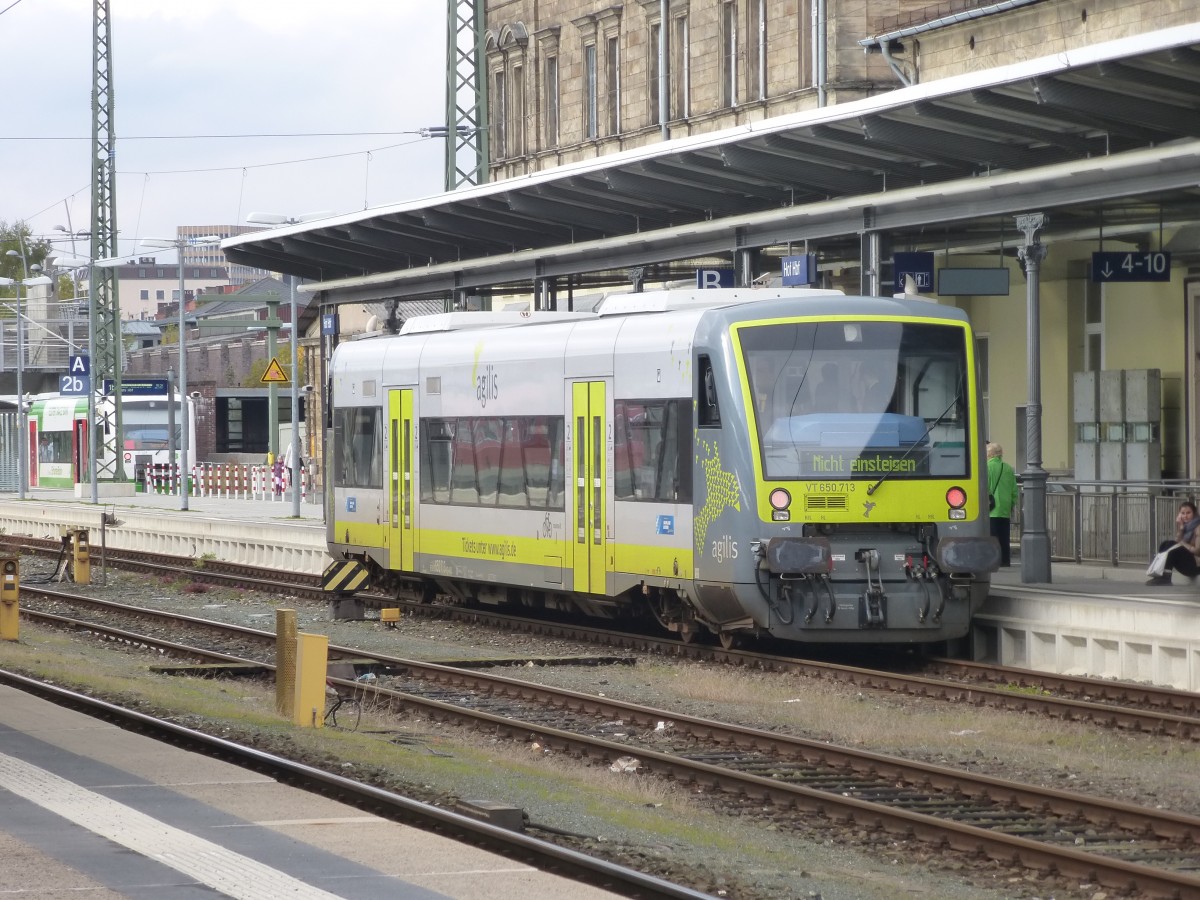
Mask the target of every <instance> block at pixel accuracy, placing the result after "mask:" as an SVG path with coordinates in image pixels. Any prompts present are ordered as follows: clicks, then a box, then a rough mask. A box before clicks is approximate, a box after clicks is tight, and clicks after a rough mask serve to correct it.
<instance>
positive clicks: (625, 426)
mask: <svg viewBox="0 0 1200 900" xmlns="http://www.w3.org/2000/svg"><path fill="white" fill-rule="evenodd" d="M630 415H631V407H630V406H629V405H628V404H626V402H625V401H624V400H617V401H616V402H614V403H613V493H614V495H615V496H616V499H618V500H632V499H633V471H634V468H635V466H634V462H633V448H634V442H633V437H632V435H631V434H630V427H629V418H630Z"/></svg>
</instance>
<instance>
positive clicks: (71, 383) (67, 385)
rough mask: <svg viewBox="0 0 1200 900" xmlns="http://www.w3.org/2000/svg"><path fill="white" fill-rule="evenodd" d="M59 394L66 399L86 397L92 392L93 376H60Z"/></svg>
mask: <svg viewBox="0 0 1200 900" xmlns="http://www.w3.org/2000/svg"><path fill="white" fill-rule="evenodd" d="M58 392H59V393H60V394H62V395H63V396H64V397H86V396H87V395H88V394H90V393H91V392H92V376H91V375H59V376H58Z"/></svg>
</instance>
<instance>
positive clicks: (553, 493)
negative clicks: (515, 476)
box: [546, 417, 567, 509]
mask: <svg viewBox="0 0 1200 900" xmlns="http://www.w3.org/2000/svg"><path fill="white" fill-rule="evenodd" d="M550 429H551V430H550V496H549V497H548V498H547V500H546V506H547V508H549V509H563V508H564V507H565V506H566V498H565V497H564V491H565V490H566V484H565V483H564V478H565V477H566V468H567V467H566V459H567V456H566V442H565V440H564V435H565V433H566V423H565V420H564V419H563V418H562V417H558V418H555V419H551V420H550Z"/></svg>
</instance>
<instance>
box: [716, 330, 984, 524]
mask: <svg viewBox="0 0 1200 900" xmlns="http://www.w3.org/2000/svg"><path fill="white" fill-rule="evenodd" d="M848 318H853V319H854V320H855V321H862V322H908V323H913V324H926V323H927V322H928V321H929V320H928V319H923V318H918V317H916V316H854V317H847V316H793V317H791V318H786V319H756V320H753V321H747V322H738V323H737V324H735V325H732V326H730V336H731V337H732V339H733V351H734V354H733V355H734V360H735V362H736V364H737V370H738V378H739V379H740V383H741V386H742V405H743V408H744V409H745V410H746V420H747V424H748V426H749V434H750V436H751V440H752V446H751V448H750V449H751V454H750V455H751V458H752V459H753V464H754V498H755V504H756V508H757V511H758V517H759V518H760V519H761V520H762V521H764V522H770V521H772V513H773V512H774V510H773V509H772V508H771V504H770V500H769V498H770V496H771V491H772V490H774V489H775V488H776V487H782V488H785V489H786V490H787V491H788V492H789V493H791V495H792V505H791V506H790V507H789V510H788V512H789V513H790V518H789V519H788V520H787V521H790V522H830V523H847V522H857V523H862V522H949V521H951V519H950V507H949V506H948V505H947V504H946V502H945V495H946V491H948V490H949V489H950V488H951V487H954V486H958V487H961V488H963V489H964V490H965V491H966V492H967V497H968V503H967V506H966V508H965V509H966V514H967V517H968V518H970V519H974V518H975V517H976V516H977V515H979V514H980V510H981V507H980V505H979V501H980V500H981V499H982V498H981V497H978V496H976V494H977V493H978V491H977V487H978V480H979V477H978V473H979V472H980V471H981V469H980V466H981V462H980V459H979V454H978V450H977V448H978V447H979V410H978V408H977V406H976V404H975V396H976V384H975V369H976V363H975V341H974V339H973V335H972V332H971V326H970V324H969V323H966V322H955V321H949V320H946V321H943V322H941V323H940V324H944V325H947V326H951V327H959V328H961V329H962V330H963V331H964V332H965V334H964V341H963V343H964V345H965V347H966V365H967V393H968V398H967V399H968V406H969V407H970V409H971V416H970V423H969V426H968V429H967V448H966V450H967V470H968V472H971V473H975V474H968V475H964V476H962V477H955V478H922V479H921V480H920V481H905V480H903V479H900V478H895V479H892V478H889V479H888V480H887V481H885V482H884V483H883V484H882V485H880V487H879V488H878V489H877V490H876V491H875V493H874V494H872V495H871V496H867V488H868V487H870V486H871V485H872V484H875V483H876V481H878V478H873V479H870V480H868V479H865V478H863V479H858V480H853V481H852V480H850V479H841V478H830V479H829V480H827V481H821V480H819V479H816V478H802V479H794V480H788V481H770V482H768V481H766V480H765V478H764V476H763V468H762V447H761V445H760V444H759V442H758V434H759V428H758V421H757V410H756V408H755V405H754V398H753V397H752V396H751V395H750V378H749V375H748V373H747V372H746V363H745V357H744V355H743V353H742V340H741V335H740V334H739V332H740V331H741V330H742V329H743V328H754V327H757V326H762V325H788V324H792V323H795V322H842V321H846V320H847V319H848ZM839 494H840V495H843V496H845V497H846V507H845V509H836V508H829V507H828V506H827V507H826V508H824V509H819V510H814V509H813V508H812V506H811V504H809V503H807V502H806V496H820V495H824V496H837V495H839ZM872 504H873V505H872Z"/></svg>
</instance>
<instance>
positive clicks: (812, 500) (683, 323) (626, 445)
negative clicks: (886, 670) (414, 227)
mask: <svg viewBox="0 0 1200 900" xmlns="http://www.w3.org/2000/svg"><path fill="white" fill-rule="evenodd" d="M974 347H975V342H974V339H973V337H972V332H971V328H970V324H969V322H968V321H967V318H966V316H965V314H964V313H962V312H961V311H959V310H957V309H954V308H950V307H944V306H940V305H937V304H936V303H933V302H930V301H927V300H922V299H913V298H903V297H901V298H879V297H847V296H843V295H841V294H840V293H836V292H828V291H812V290H804V289H754V290H749V289H747V290H741V289H734V290H705V291H691V290H684V291H678V290H672V291H658V292H646V293H639V294H628V295H620V296H614V297H609V298H607V299H606V300H605V301H604V302H603V303H602V304H601V306H600V307H599V308H598V310H597V312H596V313H595V314H580V313H575V314H570V313H566V314H558V313H496V314H493V313H455V314H446V315H444V316H430V317H422V318H416V319H412V320H410V321H409V322H407V323H405V325H404V327H403V329H402V330H401V333H400V334H398V335H395V336H381V337H373V338H369V339H364V340H359V341H352V342H346V343H343V344H341V345H339V346H338V348H337V350H336V352H335V353H334V355H333V359H332V362H331V369H330V372H331V382H332V404H333V410H332V416H333V437H332V444H331V449H330V469H331V476H332V477H331V484H330V487H329V488H328V490H329V492H330V496H329V506H328V512H327V516H326V518H327V526H328V541H329V551H330V554H331V555H332V556H333V557H334V558H335V562H334V563H333V564H331V567H330V570H328V571H329V572H333V571H336V570H341V571H342V572H344V571H345V570H346V569H347V567H349V568H351V569H356V570H358V572H357V577H355V578H353V579H343V578H340V577H339V578H338V579H332V578H327V582H328V583H333V582H334V581H335V580H336V581H337V582H339V583H341V584H346V583H356V582H363V583H365V581H369V582H370V583H371V584H372V585H373V586H374V587H376V588H379V589H385V590H389V591H395V592H396V593H397V595H401V594H405V595H408V596H411V597H419V598H423V599H432V598H434V597H435V596H443V597H448V598H452V599H453V600H456V601H460V602H463V603H472V604H487V603H495V604H505V605H510V606H528V607H536V608H557V609H563V610H570V611H573V612H577V613H579V614H583V615H588V616H605V617H613V618H616V617H621V616H645V617H653V618H654V619H657V620H658V622H659V623H661V624H662V626H664V627H665V628H666V629H668V630H670V631H672V632H675V633H677V634H678V635H679V636H680V637H681V638H683V639H684V640H689V639H691V638H693V637H695V636H696V635H698V634H701V633H703V632H705V631H710V632H712V633H714V634H716V635H718V636H719V637H720V638H721V640H722V642H723V643H725V644H726V645H731V644H732V643H733V642H735V641H737V640H739V639H741V638H742V637H744V636H753V635H771V636H774V637H777V638H782V639H786V640H790V641H799V642H812V643H874V644H881V643H903V644H925V643H935V642H942V641H947V640H952V639H956V638H960V637H962V636H964V635H965V634H966V633H967V632H968V630H969V626H970V621H971V616H972V614H973V613H974V611H975V610H976V609H977V608H978V607H979V605H980V604H981V603H982V601H983V599H984V597H985V596H986V593H987V589H988V584H989V579H990V573H991V572H992V571H994V570H995V569H996V567H997V564H998V561H999V548H998V545H997V544H996V542H995V540H994V539H993V538H991V537H990V535H989V529H988V503H987V490H986V482H985V470H986V467H985V462H984V459H983V454H982V448H983V435H982V434H981V433H980V424H979V422H980V417H979V386H978V382H977V378H976V362H975V357H974Z"/></svg>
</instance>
